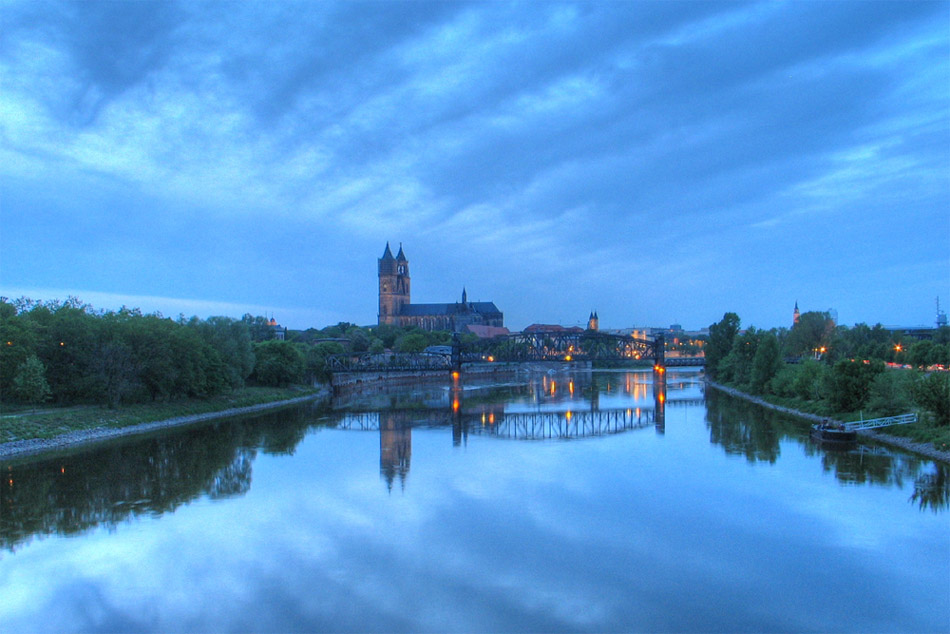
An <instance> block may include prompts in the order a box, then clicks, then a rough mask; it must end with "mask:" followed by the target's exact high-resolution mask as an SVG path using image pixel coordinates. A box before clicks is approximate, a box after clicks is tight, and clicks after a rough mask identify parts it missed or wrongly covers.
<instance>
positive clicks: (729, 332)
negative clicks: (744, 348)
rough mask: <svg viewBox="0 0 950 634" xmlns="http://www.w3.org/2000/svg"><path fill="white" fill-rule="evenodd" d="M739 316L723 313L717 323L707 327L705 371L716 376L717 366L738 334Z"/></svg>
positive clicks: (730, 348)
mask: <svg viewBox="0 0 950 634" xmlns="http://www.w3.org/2000/svg"><path fill="white" fill-rule="evenodd" d="M740 323H741V322H740V321H739V316H738V315H737V314H735V313H725V314H724V315H723V316H722V319H721V320H720V321H719V323H716V324H712V325H711V326H709V343H708V344H707V345H706V371H707V372H709V374H711V375H712V376H716V373H717V372H718V370H719V364H720V363H721V362H722V360H723V359H725V358H726V355H728V354H729V351H730V350H732V342H733V340H734V339H735V338H736V334H737V333H738V332H739V325H740Z"/></svg>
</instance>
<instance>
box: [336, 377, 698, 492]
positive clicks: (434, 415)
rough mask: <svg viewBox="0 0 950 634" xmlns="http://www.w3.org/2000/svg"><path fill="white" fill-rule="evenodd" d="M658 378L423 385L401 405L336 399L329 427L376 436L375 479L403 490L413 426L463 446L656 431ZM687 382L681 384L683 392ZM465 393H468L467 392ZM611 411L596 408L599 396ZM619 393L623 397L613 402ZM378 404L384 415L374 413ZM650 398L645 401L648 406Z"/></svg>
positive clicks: (661, 412)
mask: <svg viewBox="0 0 950 634" xmlns="http://www.w3.org/2000/svg"><path fill="white" fill-rule="evenodd" d="M666 385H667V384H666V376H665V374H663V373H656V372H653V373H652V376H651V373H649V372H637V373H634V372H627V373H623V374H622V375H618V374H617V373H612V374H607V375H604V374H600V373H591V372H584V373H579V374H574V373H568V374H563V373H562V374H542V375H539V376H534V377H530V378H529V379H528V380H527V381H525V382H523V383H513V384H503V385H487V386H486V385H479V384H475V385H471V386H466V385H465V384H464V383H463V382H462V381H461V380H459V379H458V378H457V377H456V378H454V379H453V381H452V383H451V385H450V386H449V387H448V388H446V387H445V386H444V385H442V384H435V385H430V386H427V387H425V388H423V389H421V390H418V391H417V392H416V393H415V398H414V399H407V398H406V394H405V390H397V391H395V392H393V393H391V394H388V395H386V394H381V393H379V392H376V391H370V392H369V393H368V394H367V393H365V392H363V391H362V390H354V391H351V392H349V393H344V394H338V395H337V397H336V398H335V399H334V407H335V408H336V409H341V410H349V411H347V412H346V413H345V414H343V415H342V416H341V417H340V418H339V419H337V420H335V421H334V422H333V423H332V424H333V426H334V427H337V428H339V429H346V430H360V431H377V430H378V432H379V446H380V452H379V453H380V458H379V465H380V474H381V476H382V478H383V480H384V481H385V482H386V486H387V488H388V489H389V490H390V491H391V490H392V488H393V485H394V484H395V483H396V482H397V481H398V482H399V485H400V488H401V489H403V490H404V489H405V486H406V479H407V477H408V475H409V469H410V463H411V457H412V428H413V427H414V426H426V427H430V428H431V427H451V428H452V444H453V445H454V446H460V445H464V444H466V443H467V442H468V438H469V436H470V435H485V436H491V437H496V438H505V439H511V440H568V439H575V440H576V439H580V438H590V437H596V436H604V435H608V434H617V433H623V432H627V431H632V430H638V429H645V428H647V427H654V428H655V429H656V430H657V432H658V433H661V434H662V433H663V430H664V424H665V411H666V401H667V395H666ZM695 385H696V382H695V380H694V381H680V382H678V383H676V389H677V390H678V391H680V392H682V393H686V392H687V391H688V389H689V388H692V387H695ZM466 388H467V389H466ZM602 394H604V395H609V396H608V398H607V402H608V403H609V405H611V406H612V407H611V408H608V409H601V395H602ZM618 395H619V397H620V398H623V401H622V402H620V401H618V400H617V398H618ZM381 399H382V400H384V401H386V402H388V407H387V409H386V410H384V411H382V412H380V411H375V410H370V411H361V410H364V409H365V408H366V407H367V405H371V406H373V407H378V406H379V404H380V402H381ZM651 399H652V402H651ZM674 402H675V403H677V404H679V405H683V406H686V405H690V404H691V405H694V406H696V405H701V404H702V399H701V398H697V395H696V394H689V395H688V396H686V397H683V396H680V397H678V398H677V397H674Z"/></svg>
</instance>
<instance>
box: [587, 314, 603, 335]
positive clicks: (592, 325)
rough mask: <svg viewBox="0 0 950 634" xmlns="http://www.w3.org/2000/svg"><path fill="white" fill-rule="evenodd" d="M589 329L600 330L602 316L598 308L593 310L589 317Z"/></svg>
mask: <svg viewBox="0 0 950 634" xmlns="http://www.w3.org/2000/svg"><path fill="white" fill-rule="evenodd" d="M587 329H588V330H600V317H598V316H597V311H596V310H595V311H593V312H591V314H590V317H588V318H587Z"/></svg>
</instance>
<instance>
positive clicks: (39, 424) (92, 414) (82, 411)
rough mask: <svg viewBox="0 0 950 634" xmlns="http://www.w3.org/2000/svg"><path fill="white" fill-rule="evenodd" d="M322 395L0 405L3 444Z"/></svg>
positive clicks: (273, 392) (300, 391) (279, 392)
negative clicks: (113, 406) (104, 404)
mask: <svg viewBox="0 0 950 634" xmlns="http://www.w3.org/2000/svg"><path fill="white" fill-rule="evenodd" d="M319 391H321V388H311V387H301V386H296V387H290V388H269V387H246V388H244V389H241V390H236V391H234V392H232V393H230V394H224V395H221V396H217V397H213V398H209V399H188V400H180V401H172V402H168V403H140V404H135V405H128V406H124V407H119V408H117V409H107V408H104V407H100V406H96V405H89V406H78V407H63V408H44V409H38V410H36V411H35V412H34V411H32V410H30V409H29V408H14V407H10V406H7V405H6V404H3V405H0V443H7V442H14V441H18V440H35V439H51V438H56V437H57V436H61V435H64V434H69V433H73V432H79V431H86V430H92V429H120V428H123V427H132V426H134V425H140V424H142V423H152V422H156V421H163V420H168V419H172V418H180V417H183V416H194V415H197V414H210V413H214V412H225V411H227V410H230V409H236V408H242V407H250V406H253V405H261V404H264V403H273V402H277V401H285V400H289V399H292V398H297V397H300V396H306V395H308V394H315V393H317V392H319Z"/></svg>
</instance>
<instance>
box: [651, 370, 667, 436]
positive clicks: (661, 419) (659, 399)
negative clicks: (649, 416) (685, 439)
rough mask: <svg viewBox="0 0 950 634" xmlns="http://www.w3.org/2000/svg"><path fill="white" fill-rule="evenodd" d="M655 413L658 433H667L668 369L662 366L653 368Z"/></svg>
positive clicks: (654, 419) (654, 420)
mask: <svg viewBox="0 0 950 634" xmlns="http://www.w3.org/2000/svg"><path fill="white" fill-rule="evenodd" d="M653 412H654V418H653V422H654V423H656V433H658V434H664V433H666V368H665V367H663V366H660V365H657V366H654V367H653Z"/></svg>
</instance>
